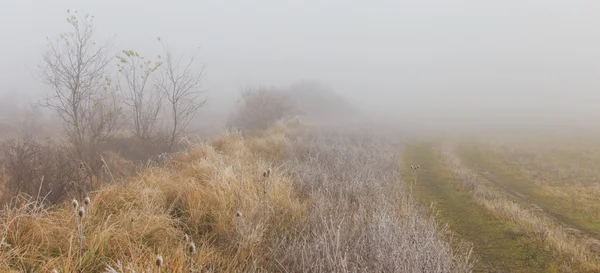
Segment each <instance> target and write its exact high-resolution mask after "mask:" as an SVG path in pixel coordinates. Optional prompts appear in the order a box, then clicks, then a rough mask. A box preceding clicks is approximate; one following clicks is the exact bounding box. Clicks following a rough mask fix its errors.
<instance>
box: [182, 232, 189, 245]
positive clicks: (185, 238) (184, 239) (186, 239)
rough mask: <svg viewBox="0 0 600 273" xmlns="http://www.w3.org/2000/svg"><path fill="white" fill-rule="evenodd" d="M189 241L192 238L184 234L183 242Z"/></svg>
mask: <svg viewBox="0 0 600 273" xmlns="http://www.w3.org/2000/svg"><path fill="white" fill-rule="evenodd" d="M189 240H190V236H188V235H187V234H184V235H183V241H184V242H186V243H187V242H188V241H189Z"/></svg>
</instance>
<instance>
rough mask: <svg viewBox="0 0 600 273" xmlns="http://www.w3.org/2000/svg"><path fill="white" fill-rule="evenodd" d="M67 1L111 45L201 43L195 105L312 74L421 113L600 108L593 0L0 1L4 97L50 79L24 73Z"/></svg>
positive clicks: (385, 104)
mask: <svg viewBox="0 0 600 273" xmlns="http://www.w3.org/2000/svg"><path fill="white" fill-rule="evenodd" d="M67 9H71V10H78V11H79V12H80V13H89V14H91V15H94V16H95V17H96V26H97V28H98V31H99V32H98V35H99V36H98V39H101V38H102V37H109V36H113V35H114V36H115V53H116V52H118V51H120V50H121V49H126V48H131V49H135V50H138V51H140V52H141V53H142V54H145V55H148V56H152V55H154V54H157V53H158V52H159V51H160V46H159V44H158V43H157V41H156V37H158V36H160V37H161V38H162V39H164V40H165V41H166V42H167V43H168V44H169V45H170V47H171V48H172V49H174V50H176V51H177V52H178V53H194V52H199V58H200V60H201V62H202V63H203V64H204V65H205V66H206V70H205V71H206V74H205V78H204V84H203V86H204V88H205V89H206V90H208V91H209V92H208V96H209V104H208V106H207V107H206V109H204V110H203V111H224V109H228V107H229V106H231V105H232V103H234V102H235V99H236V97H237V96H238V95H239V92H240V90H241V88H242V87H243V86H247V85H256V84H264V85H276V86H288V85H290V84H293V83H294V82H298V81H302V80H318V81H321V82H323V83H325V84H327V85H329V86H331V87H332V88H333V89H334V90H336V91H337V92H338V93H340V94H342V95H343V96H345V97H347V98H348V99H349V100H350V101H351V102H353V103H354V104H356V105H357V106H359V107H360V108H363V109H365V110H366V111H368V112H371V113H376V114H385V115H387V116H388V118H401V119H404V120H406V119H410V120H413V121H414V120H419V121H423V122H431V124H440V122H442V123H451V124H461V123H464V122H473V121H477V123H479V124H482V123H483V124H485V123H487V124H493V123H494V122H496V123H498V124H499V123H500V122H499V120H502V121H503V122H504V123H506V122H512V121H516V120H519V121H524V120H526V121H532V122H534V121H543V122H546V123H552V122H558V121H560V122H563V121H567V122H575V121H577V122H579V121H582V122H590V121H593V120H594V118H596V117H598V116H599V115H598V114H600V111H599V110H598V107H597V102H598V99H600V92H598V90H600V77H598V76H599V75H600V50H599V49H600V33H599V32H598V31H597V26H598V25H600V16H598V14H600V3H599V2H596V1H568V2H567V1H558V0H555V1H547V0H546V1H542V0H536V1H533V0H532V1H494V2H493V3H492V2H491V1H370V2H368V3H367V1H341V0H335V1H333V0H332V1H294V2H292V1H172V2H168V1H155V0H145V1H140V0H130V1H114V0H104V1H75V0H70V1H66V0H56V1H32V0H22V1H3V2H2V3H1V4H0V18H2V21H1V22H2V23H1V24H0V33H2V43H0V60H2V62H0V92H2V93H4V94H3V95H6V94H10V95H8V97H9V98H11V97H12V96H15V95H14V94H18V95H19V96H35V95H40V94H43V93H44V92H45V91H47V87H45V86H44V85H41V84H40V83H39V82H38V80H37V79H35V77H34V74H35V70H36V69H37V68H36V67H37V64H39V63H40V61H41V55H42V53H43V51H44V49H45V45H46V40H45V38H46V37H50V38H53V37H56V36H57V35H58V34H59V33H60V32H63V31H66V30H68V27H69V26H68V24H67V23H66V22H65V17H66V15H67V14H66V11H67ZM3 97H4V96H3ZM434 121H435V122H434Z"/></svg>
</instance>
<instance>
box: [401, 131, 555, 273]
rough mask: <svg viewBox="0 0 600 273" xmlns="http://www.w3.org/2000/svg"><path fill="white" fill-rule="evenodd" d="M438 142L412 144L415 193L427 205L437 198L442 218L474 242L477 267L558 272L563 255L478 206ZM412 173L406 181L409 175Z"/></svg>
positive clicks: (408, 153) (408, 155)
mask: <svg viewBox="0 0 600 273" xmlns="http://www.w3.org/2000/svg"><path fill="white" fill-rule="evenodd" d="M434 147H435V144H434V143H423V142H421V143H416V144H413V145H409V146H408V147H407V149H406V150H405V152H404V162H405V163H406V164H407V165H408V166H409V167H408V168H407V170H405V172H406V173H409V174H410V173H411V172H410V164H420V165H421V167H422V169H421V170H420V172H419V175H418V181H417V185H416V186H415V187H414V189H413V194H414V195H415V196H416V197H417V198H418V199H419V201H420V202H421V203H422V204H423V205H424V206H428V205H429V204H430V203H432V202H434V203H435V204H436V206H435V208H436V210H437V211H438V218H439V219H440V220H441V221H443V222H446V223H448V225H449V227H450V229H451V230H452V231H453V232H455V233H456V234H457V235H458V236H459V237H460V238H462V239H464V240H467V241H470V242H472V243H473V247H474V253H475V255H476V258H477V260H478V261H477V263H476V265H475V271H477V272H553V271H558V265H559V263H561V260H560V259H558V258H557V257H556V255H554V254H553V253H552V251H550V250H549V249H548V247H547V246H545V245H543V244H542V243H541V242H540V241H539V240H537V239H535V238H534V237H533V236H530V235H528V234H527V233H526V232H525V231H522V230H520V229H518V228H516V227H515V226H514V225H513V224H511V223H509V222H507V221H505V220H503V219H500V218H498V217H496V216H494V215H493V214H491V213H490V212H489V211H487V210H486V209H485V208H483V207H481V206H479V205H478V204H477V203H476V202H475V200H474V199H473V198H472V196H471V195H470V194H469V193H468V192H466V191H461V190H459V187H458V186H457V185H459V184H460V181H458V180H457V178H455V177H452V175H451V174H450V172H449V170H446V169H444V166H443V164H442V162H441V160H440V158H439V157H438V156H437V155H436V153H435V151H434ZM411 179H412V177H409V178H408V179H407V181H410V180H411Z"/></svg>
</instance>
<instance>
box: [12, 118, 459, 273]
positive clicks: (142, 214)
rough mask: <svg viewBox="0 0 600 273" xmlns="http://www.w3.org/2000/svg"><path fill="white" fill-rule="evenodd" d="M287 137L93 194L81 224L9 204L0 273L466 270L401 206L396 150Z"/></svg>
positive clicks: (200, 154) (256, 140) (25, 204)
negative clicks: (190, 243)
mask: <svg viewBox="0 0 600 273" xmlns="http://www.w3.org/2000/svg"><path fill="white" fill-rule="evenodd" d="M279 126H283V125H279ZM290 130H291V129H284V128H283V129H282V128H279V129H272V131H269V132H268V133H265V134H263V135H261V136H256V137H253V138H249V139H248V138H244V137H243V136H242V135H241V134H239V133H235V132H228V133H224V134H223V135H221V136H220V137H218V138H216V139H213V140H212V141H210V142H205V143H199V144H197V145H195V146H194V147H192V148H190V149H189V150H187V151H185V152H182V153H177V154H173V155H172V156H171V158H170V160H168V161H167V163H166V165H165V166H163V167H152V168H149V169H146V170H144V171H142V172H140V173H139V174H138V175H137V176H136V177H134V178H133V179H131V180H130V181H129V182H128V183H120V184H113V185H109V186H105V187H103V188H102V189H100V190H99V191H97V192H93V193H91V205H90V206H87V207H86V215H85V217H83V218H82V219H80V222H77V221H76V217H77V216H76V214H75V213H74V210H73V207H72V206H71V204H70V203H61V204H59V205H56V206H45V205H42V204H43V203H40V202H37V200H35V199H32V198H28V197H24V196H20V197H18V198H15V199H13V202H12V203H11V204H9V205H7V206H6V207H5V208H4V210H3V211H2V212H0V271H2V272H24V271H26V272H33V271H35V272H50V271H51V270H52V269H57V270H58V271H59V272H102V271H107V272H130V271H132V270H135V272H147V271H149V269H151V270H152V272H157V271H158V268H157V267H156V259H157V255H160V256H161V257H162V263H161V267H160V270H162V271H164V272H180V271H185V270H189V266H190V261H189V259H192V261H193V266H194V270H196V271H200V269H201V268H202V269H203V270H208V271H225V272H240V271H244V272H258V271H269V272H274V271H275V272H278V271H280V272H283V271H288V272H289V271H293V272H299V271H302V272H322V271H327V272H356V271H362V272H364V271H370V272H374V271H377V272H416V271H419V272H422V271H426V272H466V271H469V270H470V266H471V262H470V260H469V257H470V256H469V250H468V249H461V250H453V249H452V248H451V247H450V245H449V244H448V243H447V242H445V241H444V240H442V239H441V237H440V236H441V235H440V233H443V232H444V228H443V227H441V226H438V224H437V223H436V222H435V220H434V219H433V218H432V217H427V216H424V215H425V214H423V213H422V212H421V210H420V209H419V208H418V207H417V206H416V205H415V203H414V202H413V201H412V200H411V199H410V198H406V197H405V196H404V195H403V194H402V192H403V191H402V182H401V180H400V179H399V176H398V175H397V169H398V165H397V159H396V157H395V156H394V152H393V150H394V147H391V146H386V145H385V142H382V141H378V140H371V141H366V138H351V137H347V136H343V135H338V136H331V135H329V136H322V135H320V134H317V135H306V134H302V135H301V133H300V131H299V130H295V129H294V130H291V131H294V132H296V135H295V136H294V140H291V139H290V138H288V137H287V135H286V134H290V133H289V131H290ZM269 168H271V169H272V172H271V173H270V175H269V177H268V180H267V181H266V183H267V184H268V187H267V190H266V193H265V190H264V183H265V181H264V180H263V179H264V178H263V176H262V173H263V172H264V171H266V170H267V169H269ZM79 203H80V204H83V200H79ZM77 223H80V224H81V226H82V230H83V235H84V236H85V237H84V238H83V240H82V247H83V249H82V255H81V256H79V238H78V234H77V230H78V227H77ZM186 234H187V235H189V238H190V240H191V241H193V242H194V243H195V246H196V247H195V253H187V254H186V245H185V241H184V237H185V235H186ZM458 251H460V252H458ZM186 257H187V259H186ZM186 260H187V262H186ZM132 272H133V271H132Z"/></svg>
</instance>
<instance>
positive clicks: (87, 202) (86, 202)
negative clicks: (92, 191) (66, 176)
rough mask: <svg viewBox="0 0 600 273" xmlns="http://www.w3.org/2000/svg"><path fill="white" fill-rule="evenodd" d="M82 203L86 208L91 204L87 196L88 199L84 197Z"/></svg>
mask: <svg viewBox="0 0 600 273" xmlns="http://www.w3.org/2000/svg"><path fill="white" fill-rule="evenodd" d="M83 203H84V204H85V205H86V206H89V205H90V204H92V200H91V199H90V197H89V196H88V197H86V198H85V199H84V200H83Z"/></svg>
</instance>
